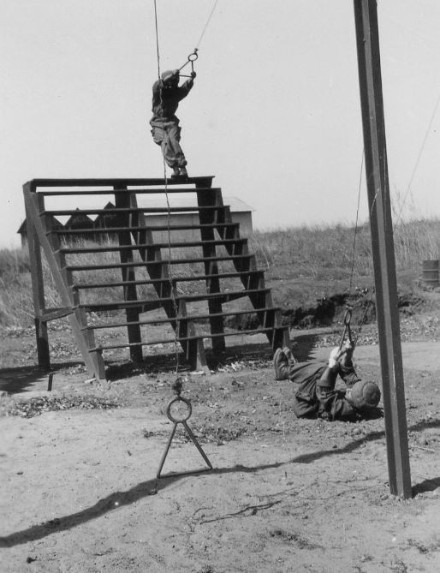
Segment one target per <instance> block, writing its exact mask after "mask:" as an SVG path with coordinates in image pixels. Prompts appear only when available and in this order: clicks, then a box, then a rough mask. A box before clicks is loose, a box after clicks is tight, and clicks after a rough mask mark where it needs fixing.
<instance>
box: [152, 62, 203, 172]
mask: <svg viewBox="0 0 440 573" xmlns="http://www.w3.org/2000/svg"><path fill="white" fill-rule="evenodd" d="M165 73H166V72H165ZM164 75H165V74H163V76H162V77H164ZM176 77H177V82H176V83H175V84H173V85H168V86H167V87H165V86H164V81H163V79H162V80H157V81H156V82H155V83H154V85H153V117H152V118H151V121H150V125H151V127H152V130H151V133H152V135H153V139H154V142H155V143H157V145H160V146H161V148H162V153H163V156H164V158H165V161H166V163H167V165H168V166H169V167H171V168H173V169H175V170H177V169H178V168H184V167H185V166H186V164H187V161H186V159H185V155H184V153H183V151H182V148H181V147H180V132H181V128H180V126H179V119H178V118H177V117H176V115H175V113H176V111H177V108H178V106H179V102H180V101H181V100H182V99H183V98H185V97H186V96H187V95H188V93H189V92H190V90H191V89H192V87H193V85H194V80H193V78H190V79H189V80H187V81H186V82H184V83H183V84H182V85H181V86H179V85H178V78H179V76H178V74H177V76H176Z"/></svg>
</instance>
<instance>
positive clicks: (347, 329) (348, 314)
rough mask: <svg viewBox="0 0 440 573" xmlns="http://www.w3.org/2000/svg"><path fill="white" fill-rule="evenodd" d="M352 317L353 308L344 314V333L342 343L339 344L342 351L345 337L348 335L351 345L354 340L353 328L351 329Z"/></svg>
mask: <svg viewBox="0 0 440 573" xmlns="http://www.w3.org/2000/svg"><path fill="white" fill-rule="evenodd" d="M351 315H352V310H351V308H347V310H346V311H345V314H344V320H343V322H344V331H343V332H342V336H341V341H340V342H339V349H341V348H342V345H343V344H344V340H345V335H348V340H349V341H350V343H351V342H352V340H353V339H352V336H351V327H350V322H351Z"/></svg>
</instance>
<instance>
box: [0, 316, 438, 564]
mask: <svg viewBox="0 0 440 573" xmlns="http://www.w3.org/2000/svg"><path fill="white" fill-rule="evenodd" d="M439 322H440V321H439V319H438V316H434V315H429V316H424V317H418V318H417V319H411V321H409V320H408V321H407V322H405V321H403V324H402V339H403V341H404V342H403V351H404V367H405V390H406V401H407V418H408V429H409V448H410V462H411V475H412V485H413V494H414V495H413V498H412V499H410V500H401V499H400V498H398V497H395V496H392V495H390V492H389V487H388V466H387V454H386V440H385V433H384V420H383V419H382V418H377V419H372V420H367V421H361V422H357V423H343V422H333V423H329V422H324V421H318V420H298V419H296V418H295V416H294V415H293V412H292V398H293V392H294V387H293V385H292V384H291V383H290V382H288V381H283V382H275V380H274V376H273V370H272V365H271V352H270V348H269V346H268V344H267V343H265V342H264V339H259V338H258V337H252V340H251V341H249V340H248V341H247V342H246V344H244V345H243V343H242V341H241V340H236V341H235V345H236V346H234V348H233V349H232V350H229V352H228V355H227V356H225V357H224V359H223V361H222V362H220V363H219V364H217V365H216V366H215V369H213V371H212V373H211V374H209V373H208V374H201V373H190V372H188V371H185V372H182V373H180V376H182V378H183V384H184V386H183V396H185V397H187V398H188V399H190V400H191V403H192V407H193V412H192V416H191V417H190V418H189V420H188V424H189V427H190V428H191V429H192V430H193V432H194V434H195V436H196V437H197V439H198V441H199V442H200V445H201V447H202V448H203V451H204V452H205V453H206V456H207V457H208V458H209V461H210V463H211V464H212V466H213V469H212V471H203V472H200V473H194V474H190V475H174V476H168V474H169V473H170V472H174V473H176V472H192V471H195V470H204V469H206V468H207V466H206V464H205V461H204V460H203V458H202V456H201V455H200V453H199V452H198V450H197V449H196V447H195V446H194V444H193V443H192V442H191V441H190V440H189V439H188V437H187V434H186V433H185V431H184V428H183V426H182V424H178V426H177V432H176V435H175V437H174V440H173V442H172V446H171V448H170V451H169V453H168V455H167V458H166V461H165V465H164V468H163V473H164V474H165V477H162V478H161V479H160V480H159V481H158V482H156V479H155V477H156V473H157V471H158V469H159V464H160V461H161V458H162V455H163V454H164V452H165V447H166V444H167V441H168V439H169V436H170V434H171V430H172V428H173V424H172V423H171V421H170V420H168V418H167V416H166V408H167V405H168V403H169V401H170V400H171V399H172V398H173V397H174V394H173V390H172V385H173V383H174V382H175V379H176V373H175V371H174V361H173V356H172V355H171V356H169V355H168V356H167V355H163V354H161V352H162V351H163V349H159V350H158V353H157V356H151V357H150V359H149V360H148V361H147V362H146V363H145V364H144V365H142V366H139V365H138V366H130V365H127V363H126V362H124V360H120V361H118V360H116V358H115V357H113V358H112V361H111V362H110V366H109V383H108V384H101V385H98V384H96V383H90V382H89V381H87V378H88V375H87V373H86V372H85V371H84V368H83V367H82V365H81V363H80V361H79V360H78V356H77V354H76V351H75V350H74V348H73V346H74V344H73V343H72V341H71V339H70V334H69V333H68V332H65V331H64V330H62V329H61V330H60V331H58V332H52V333H51V335H52V351H53V354H54V355H55V356H56V360H55V361H54V371H53V374H54V376H53V389H52V391H51V392H48V391H47V386H48V375H47V374H46V373H42V372H39V371H38V370H37V369H36V368H35V366H34V364H35V348H34V346H35V345H34V340H33V334H32V332H31V331H28V330H21V329H16V331H14V330H9V331H7V332H6V331H5V332H3V333H2V335H1V346H2V350H1V365H2V369H1V370H0V390H2V391H3V392H4V393H5V394H4V395H3V396H2V398H1V401H0V413H1V416H0V433H1V436H2V440H1V445H0V467H1V484H2V487H1V494H0V495H1V500H0V501H1V507H0V547H1V548H0V571H1V572H2V573H21V572H29V573H35V572H41V573H42V572H44V573H58V572H63V573H64V572H66V573H67V572H69V573H95V572H101V571H105V572H108V573H123V572H130V573H145V572H147V571H148V572H152V573H154V572H156V571H157V572H169V571H176V572H185V573H186V572H188V573H189V572H192V573H231V572H271V573H287V572H314V573H349V572H350V573H351V572H353V573H355V572H356V573H381V572H390V571H391V572H395V573H413V572H418V571H425V572H433V573H434V572H438V571H439V570H440V432H439V427H440V391H439V373H440V363H439V359H438V356H439V352H438V342H437V340H438V334H439V332H438V328H437V327H438V324H439ZM410 323H411V324H410ZM292 337H293V338H295V339H296V342H297V346H296V347H295V352H296V353H297V354H298V355H299V357H300V358H301V359H305V358H311V357H316V358H325V357H327V355H328V352H329V347H330V346H331V345H332V343H334V333H332V332H331V331H328V330H327V331H320V332H312V333H304V332H293V333H292ZM376 341H377V334H376V333H375V331H374V328H371V329H369V330H368V329H366V331H365V333H364V334H363V338H362V339H361V340H360V342H361V344H360V345H359V346H358V348H357V350H356V354H355V357H356V362H357V369H358V371H359V373H360V374H361V375H362V376H363V377H364V378H370V379H374V380H376V381H378V382H379V384H380V368H379V362H378V347H377V344H376ZM231 343H232V344H234V341H233V340H232V338H231ZM6 393H7V394H6ZM167 476H168V477H167Z"/></svg>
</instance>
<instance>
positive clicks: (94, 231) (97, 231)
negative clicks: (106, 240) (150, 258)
mask: <svg viewBox="0 0 440 573" xmlns="http://www.w3.org/2000/svg"><path fill="white" fill-rule="evenodd" d="M225 227H226V228H231V227H237V228H238V227H239V223H205V224H202V225H170V226H169V227H168V225H154V226H149V225H147V226H137V227H127V228H125V227H96V228H86V229H64V228H56V227H55V228H53V229H51V230H50V231H47V233H46V235H51V234H56V235H81V234H87V235H94V234H96V235H99V234H102V235H109V234H112V233H119V232H121V231H130V232H138V231H149V232H150V231H151V232H153V233H154V232H158V231H161V232H163V231H168V230H169V231H171V232H172V231H193V230H194V231H197V230H202V229H223V228H225Z"/></svg>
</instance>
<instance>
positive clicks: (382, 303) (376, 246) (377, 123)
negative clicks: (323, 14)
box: [353, 0, 412, 498]
mask: <svg viewBox="0 0 440 573" xmlns="http://www.w3.org/2000/svg"><path fill="white" fill-rule="evenodd" d="M353 1H354V13H355V22H356V41H357V54H358V67H359V85H360V96H361V108H362V123H363V132H364V148H365V167H366V177H367V192H368V204H369V209H370V225H371V239H372V250H373V266H374V279H375V287H376V311H377V323H378V329H379V345H380V360H381V370H382V382H383V403H384V413H385V432H386V441H387V454H388V474H389V483H390V491H391V493H392V494H394V495H399V496H401V497H403V498H409V497H411V495H412V492H411V472H410V466H409V455H408V434H407V423H406V410H405V389H404V381H403V365H402V348H401V343H400V327H399V313H398V306H397V279H396V261H395V254H394V239H393V224H392V219H391V202H390V192H389V180H388V164H387V150H386V139H385V120H384V110H383V94H382V77H381V68H380V50H379V28H378V20H377V2H376V0H353Z"/></svg>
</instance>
